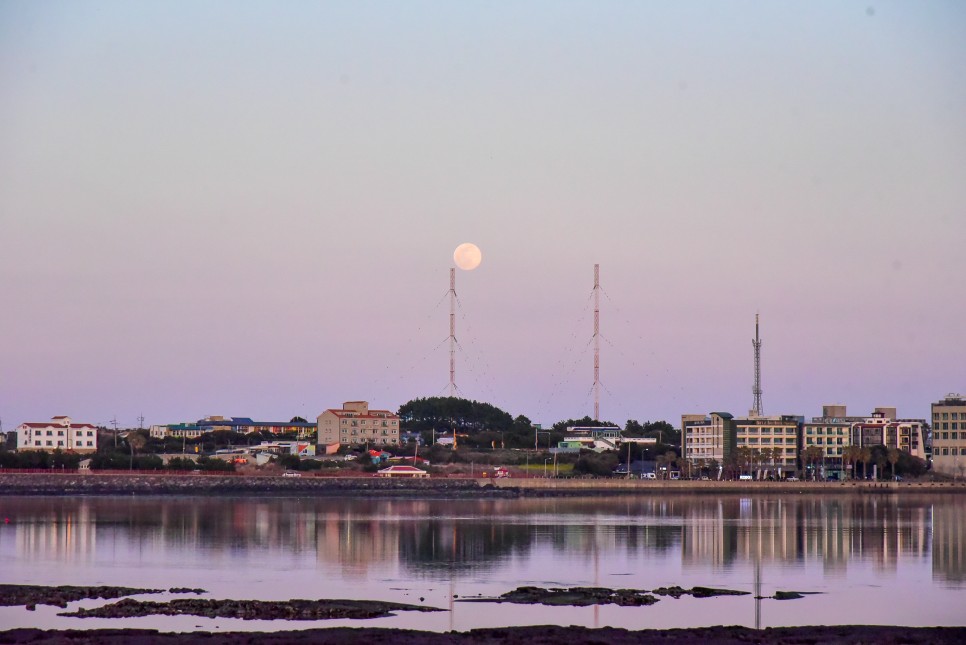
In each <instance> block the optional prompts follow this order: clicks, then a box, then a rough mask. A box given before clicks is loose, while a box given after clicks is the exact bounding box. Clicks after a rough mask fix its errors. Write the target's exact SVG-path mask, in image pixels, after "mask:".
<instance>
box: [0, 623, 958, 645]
mask: <svg viewBox="0 0 966 645" xmlns="http://www.w3.org/2000/svg"><path fill="white" fill-rule="evenodd" d="M197 642H204V643H206V645H236V644H239V645H256V644H257V645H303V644H304V643H317V644H321V645H336V644H341V643H367V644H370V645H383V644H385V645H484V644H485V645H516V644H520V645H524V644H525V645H560V643H566V644H567V645H583V644H590V643H607V644H608V645H630V644H632V643H633V644H636V645H707V644H708V643H715V645H748V644H749V643H757V644H762V645H772V644H774V645H778V644H781V645H815V644H816V643H823V644H824V643H827V644H830V645H856V644H859V643H876V644H880V645H900V644H902V645H906V644H908V643H929V644H930V645H959V644H960V643H964V642H966V627H898V626H897V627H887V626H886V627H883V626H869V625H843V626H832V627H825V626H807V627H773V628H768V629H762V630H756V629H752V628H750V627H700V628H693V629H666V630H658V629H648V630H640V631H631V630H626V629H618V628H611V627H601V628H596V629H593V628H587V627H562V626H557V625H545V626H533V627H499V628H486V629H473V630H470V631H467V632H443V633H439V632H424V631H417V630H409V629H380V628H370V627H365V628H348V627H336V628H328V629H307V630H302V631H285V632H224V633H220V632H187V633H165V632H159V631H157V630H151V629H95V630H41V629H13V630H9V631H5V632H0V644H3V645H5V644H11V645H13V644H21V643H32V644H34V645H65V644H71V645H182V644H184V643H197Z"/></svg>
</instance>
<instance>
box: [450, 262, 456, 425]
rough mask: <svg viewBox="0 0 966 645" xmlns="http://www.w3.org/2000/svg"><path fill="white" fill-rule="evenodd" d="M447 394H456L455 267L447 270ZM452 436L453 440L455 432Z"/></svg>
mask: <svg viewBox="0 0 966 645" xmlns="http://www.w3.org/2000/svg"><path fill="white" fill-rule="evenodd" d="M449 395H450V396H451V397H453V396H456V269H453V268H451V269H450V270H449ZM453 438H454V441H455V438H456V433H455V431H454V433H453Z"/></svg>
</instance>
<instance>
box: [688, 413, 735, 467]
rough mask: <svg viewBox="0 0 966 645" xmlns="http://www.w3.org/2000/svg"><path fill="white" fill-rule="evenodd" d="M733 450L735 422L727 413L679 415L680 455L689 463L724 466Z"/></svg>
mask: <svg viewBox="0 0 966 645" xmlns="http://www.w3.org/2000/svg"><path fill="white" fill-rule="evenodd" d="M734 449H735V423H734V417H733V416H732V415H731V414H729V413H728V412H712V413H711V414H709V415H707V416H705V415H703V414H684V415H681V452H682V454H683V455H684V458H685V459H687V460H688V461H689V462H690V463H691V464H693V465H695V466H700V465H702V464H707V463H709V462H711V461H715V462H717V463H718V464H719V465H720V464H724V463H725V462H726V461H727V460H728V459H730V458H731V455H732V452H733V451H734Z"/></svg>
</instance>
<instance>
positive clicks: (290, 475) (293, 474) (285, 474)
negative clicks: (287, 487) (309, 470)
mask: <svg viewBox="0 0 966 645" xmlns="http://www.w3.org/2000/svg"><path fill="white" fill-rule="evenodd" d="M301 476H302V473H294V472H285V473H282V477H301Z"/></svg>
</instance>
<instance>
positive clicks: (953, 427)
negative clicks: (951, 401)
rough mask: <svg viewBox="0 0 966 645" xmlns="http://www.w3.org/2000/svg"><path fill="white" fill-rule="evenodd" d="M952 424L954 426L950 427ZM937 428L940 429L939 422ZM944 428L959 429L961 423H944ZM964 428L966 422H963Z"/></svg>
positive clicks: (965, 428)
mask: <svg viewBox="0 0 966 645" xmlns="http://www.w3.org/2000/svg"><path fill="white" fill-rule="evenodd" d="M950 426H952V427H950ZM936 429H937V430H939V424H938V423H937V424H936ZM942 429H943V430H959V424H958V423H956V422H955V421H953V422H952V423H951V424H950V423H944V424H943V425H942ZM963 429H964V430H966V423H964V424H963Z"/></svg>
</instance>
